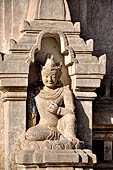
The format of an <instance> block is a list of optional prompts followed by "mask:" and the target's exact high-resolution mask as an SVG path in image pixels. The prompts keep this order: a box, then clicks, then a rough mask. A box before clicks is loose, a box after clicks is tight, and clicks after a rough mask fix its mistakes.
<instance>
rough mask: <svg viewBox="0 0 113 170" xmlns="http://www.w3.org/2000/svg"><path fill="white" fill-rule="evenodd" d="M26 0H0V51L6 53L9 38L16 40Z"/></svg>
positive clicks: (25, 7)
mask: <svg viewBox="0 0 113 170" xmlns="http://www.w3.org/2000/svg"><path fill="white" fill-rule="evenodd" d="M27 8H28V0H21V1H20V0H0V39H1V40H2V44H1V45H0V51H1V52H2V53H6V52H7V51H8V49H9V46H10V39H11V38H13V39H15V40H18V37H19V24H20V23H22V22H23V21H24V19H25V18H26V15H27Z"/></svg>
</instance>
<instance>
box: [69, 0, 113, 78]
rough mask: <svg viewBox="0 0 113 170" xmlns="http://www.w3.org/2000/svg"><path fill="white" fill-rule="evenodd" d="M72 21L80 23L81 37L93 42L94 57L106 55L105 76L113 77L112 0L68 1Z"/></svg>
mask: <svg viewBox="0 0 113 170" xmlns="http://www.w3.org/2000/svg"><path fill="white" fill-rule="evenodd" d="M68 4H69V7H70V11H71V17H72V21H73V22H76V21H80V23H81V36H82V37H83V38H84V39H86V40H87V39H93V40H94V55H96V56H100V55H102V54H104V53H106V54H107V75H110V76H113V67H112V65H113V57H112V56H113V24H112V23H113V0H107V1H105V0H98V1H94V0H74V1H73V0H68Z"/></svg>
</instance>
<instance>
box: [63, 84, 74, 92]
mask: <svg viewBox="0 0 113 170" xmlns="http://www.w3.org/2000/svg"><path fill="white" fill-rule="evenodd" d="M63 89H64V90H63V91H64V94H69V93H72V90H71V88H70V86H69V85H66V86H64V87H63Z"/></svg>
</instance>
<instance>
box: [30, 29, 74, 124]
mask: <svg viewBox="0 0 113 170" xmlns="http://www.w3.org/2000/svg"><path fill="white" fill-rule="evenodd" d="M69 50H70V48H69V47H68V42H67V39H66V37H65V36H64V34H63V33H62V32H60V31H58V30H48V31H47V30H44V31H42V32H41V33H40V34H39V35H38V37H37V41H36V44H35V45H34V46H33V47H32V50H31V52H30V57H29V59H28V62H29V64H30V69H29V79H28V82H29V85H28V97H29V96H30V97H32V95H33V97H34V96H36V95H37V94H38V93H39V91H40V89H41V88H43V83H42V80H41V70H42V67H43V66H44V65H45V62H46V60H47V58H48V57H49V56H50V54H52V55H54V59H55V61H56V63H62V76H61V79H60V80H61V82H62V84H63V85H64V86H65V85H70V86H71V79H70V76H69V74H68V67H67V66H66V65H65V56H67V57H68V55H70V53H71V52H69ZM29 113H30V112H29ZM30 126H32V125H30ZM30 126H29V127H30Z"/></svg>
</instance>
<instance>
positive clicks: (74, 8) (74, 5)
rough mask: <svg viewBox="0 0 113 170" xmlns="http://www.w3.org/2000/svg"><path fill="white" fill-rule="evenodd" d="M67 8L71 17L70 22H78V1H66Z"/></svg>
mask: <svg viewBox="0 0 113 170" xmlns="http://www.w3.org/2000/svg"><path fill="white" fill-rule="evenodd" d="M67 3H68V6H69V11H70V15H71V21H72V22H73V23H75V22H77V21H78V18H79V16H78V15H79V12H78V10H79V3H78V0H67Z"/></svg>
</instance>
